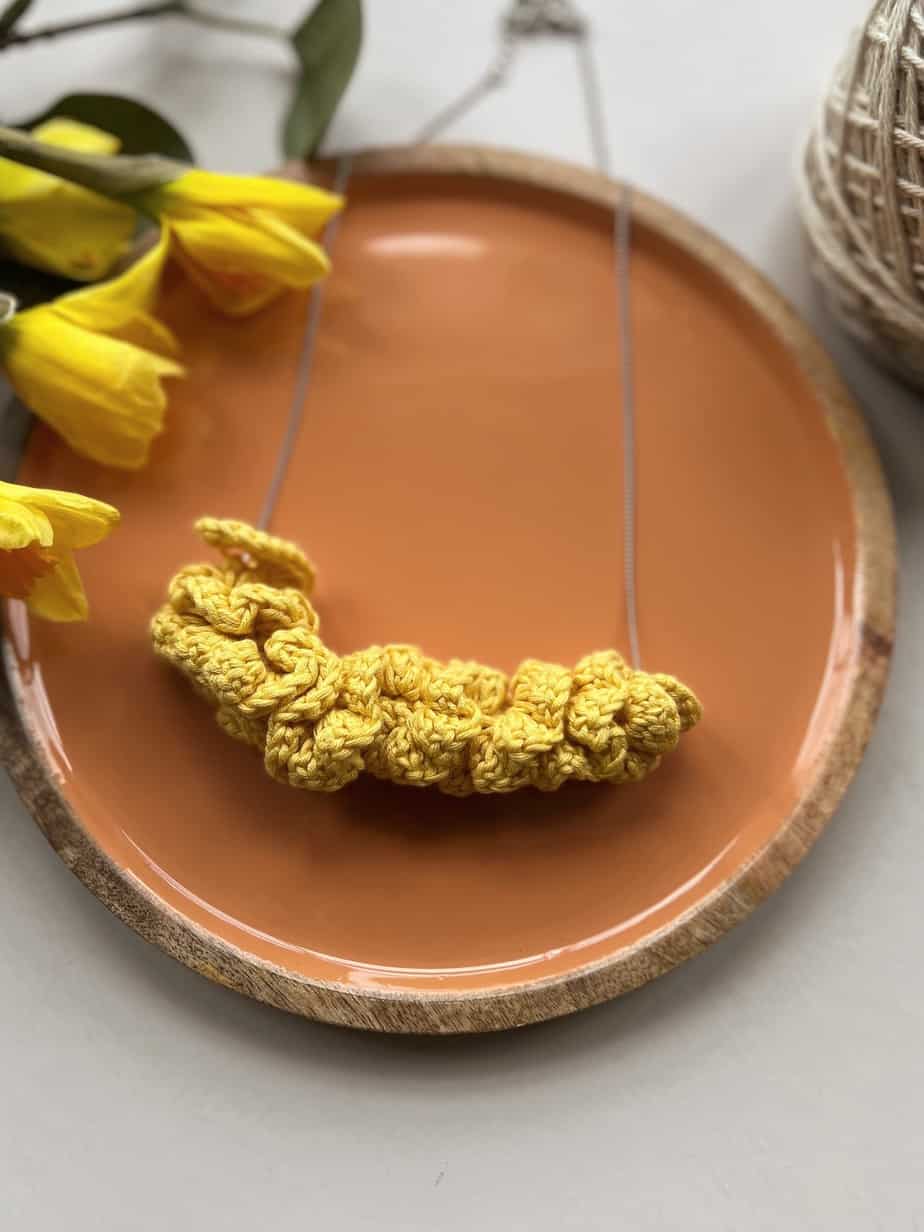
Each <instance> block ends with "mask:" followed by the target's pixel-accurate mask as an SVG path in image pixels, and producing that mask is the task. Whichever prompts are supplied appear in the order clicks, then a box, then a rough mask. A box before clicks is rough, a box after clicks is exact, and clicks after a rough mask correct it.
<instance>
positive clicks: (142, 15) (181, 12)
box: [0, 0, 289, 51]
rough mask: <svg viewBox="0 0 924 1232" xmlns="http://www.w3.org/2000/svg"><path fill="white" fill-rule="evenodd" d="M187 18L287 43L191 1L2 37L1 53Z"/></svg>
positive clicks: (272, 30) (275, 33) (163, 0)
mask: <svg viewBox="0 0 924 1232" xmlns="http://www.w3.org/2000/svg"><path fill="white" fill-rule="evenodd" d="M170 16H173V17H185V18H187V19H188V20H189V21H196V22H198V23H199V24H200V25H203V26H213V27H215V28H216V29H219V30H233V31H236V32H237V33H238V34H256V35H260V36H262V37H263V38H271V39H276V40H280V39H281V40H288V38H289V35H288V33H287V32H286V31H285V30H283V29H281V28H280V27H279V26H273V25H270V24H269V23H268V22H264V21H248V20H246V19H244V18H241V17H227V16H225V14H224V13H215V12H211V11H209V10H208V9H200V8H198V7H197V6H196V5H194V4H192V3H190V0H160V2H159V3H156V4H137V5H133V6H132V7H131V8H127V9H116V10H114V11H113V12H111V13H99V14H97V16H95V17H81V18H79V19H78V20H76V21H65V22H61V23H59V24H58V25H53V26H39V28H38V29H37V30H29V31H27V32H24V33H22V34H19V33H17V32H16V31H14V32H13V33H11V34H8V35H7V36H6V37H5V38H0V51H3V50H4V49H5V48H7V47H17V46H19V47H21V46H23V45H24V44H26V43H34V42H35V41H36V40H38V39H50V38H57V37H58V35H61V34H79V33H81V32H82V31H84V30H96V29H99V28H100V27H102V26H114V25H117V24H119V23H121V22H126V21H140V20H143V19H146V18H149V17H170Z"/></svg>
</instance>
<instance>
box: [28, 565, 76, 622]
mask: <svg viewBox="0 0 924 1232" xmlns="http://www.w3.org/2000/svg"><path fill="white" fill-rule="evenodd" d="M26 604H27V605H28V608H29V611H30V612H34V613H35V615H36V616H42V617H44V619H45V620H59V621H73V620H86V618H87V615H88V610H89V609H88V605H87V596H86V594H85V593H84V589H83V582H82V581H81V580H80V574H79V573H78V571H77V566H76V564H75V563H74V558H73V556H71V554H70V553H69V552H65V553H64V554H63V555H62V556H61V557H60V558H59V559H58V560H57V562H56V563H55V565H54V568H53V569H51V570H50V571H49V572H48V573H46V574H44V576H42V577H40V578H39V579H38V580H37V581H36V582H35V584H34V585H33V587H32V589H31V590H30V591H29V594H28V595H27V597H26Z"/></svg>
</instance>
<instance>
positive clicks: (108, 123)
mask: <svg viewBox="0 0 924 1232" xmlns="http://www.w3.org/2000/svg"><path fill="white" fill-rule="evenodd" d="M53 116H67V118H68V119H69V120H80V121H82V122H83V123H84V124H94V125H95V126H96V127H97V128H102V129H104V130H105V131H106V132H107V133H112V134H113V136H115V137H118V138H119V140H120V141H121V142H122V153H123V154H163V155H164V156H165V157H167V158H175V159H178V160H179V161H180V162H185V163H191V162H193V161H194V159H193V153H192V150H191V149H190V148H189V146H188V145H187V143H186V140H185V139H184V138H183V136H182V135H181V134H180V133H178V132H177V130H176V129H175V128H174V127H173V125H172V124H171V123H170V122H169V121H168V120H165V119H164V117H163V116H161V115H158V114H157V112H156V111H152V109H151V108H150V107H147V106H145V104H144V103H139V102H136V101H135V99H133V98H125V97H124V95H121V94H66V95H65V96H64V98H59V99H58V101H57V102H56V103H53V104H52V105H51V106H50V107H49V108H48V109H47V111H43V112H42V114H41V115H37V116H33V118H32V119H30V120H24V121H22V122H21V123H19V124H18V125H17V128H35V127H36V126H37V125H39V124H42V123H43V122H44V121H45V120H50V119H51V118H52V117H53Z"/></svg>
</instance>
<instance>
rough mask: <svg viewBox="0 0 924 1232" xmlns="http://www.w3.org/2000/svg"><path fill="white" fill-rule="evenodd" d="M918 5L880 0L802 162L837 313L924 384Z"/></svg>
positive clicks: (813, 231) (819, 256) (922, 75)
mask: <svg viewBox="0 0 924 1232" xmlns="http://www.w3.org/2000/svg"><path fill="white" fill-rule="evenodd" d="M922 86H924V11H922V7H921V5H920V4H919V3H917V0H878V2H877V3H876V4H875V5H874V6H873V9H872V11H871V13H870V15H869V17H868V18H867V21H866V23H865V25H864V26H863V28H862V29H861V30H860V31H859V33H858V34H857V35H856V36H855V37H854V40H853V42H852V43H851V46H850V48H849V49H848V53H847V55H846V57H845V59H844V61H843V63H842V64H841V65H840V66H839V68H838V70H837V73H836V75H835V78H834V81H833V83H832V85H831V88H830V91H829V93H828V96H827V98H826V99H824V101H823V103H822V106H821V108H820V110H819V114H818V117H817V119H816V122H815V126H814V128H813V131H812V133H811V135H810V137H809V140H808V144H807V146H806V148H805V152H804V157H803V159H802V160H801V166H800V174H799V192H800V208H801V212H802V217H803V221H804V223H805V228H806V233H807V236H808V241H809V249H810V254H811V263H812V272H813V274H814V275H815V277H816V279H817V280H818V282H819V284H820V286H821V287H822V289H823V291H824V294H825V298H826V300H827V302H828V304H829V305H830V307H831V309H832V311H833V312H834V314H835V316H836V317H837V318H838V319H839V320H840V321H841V323H842V324H843V325H844V326H845V327H846V329H847V330H848V331H849V332H850V333H851V334H852V335H853V336H854V337H855V338H857V339H858V340H859V341H860V342H862V343H863V345H864V346H866V347H867V349H868V350H869V351H870V352H872V354H873V355H874V356H875V357H876V358H878V359H879V360H880V361H881V362H883V363H884V364H886V365H887V366H888V367H890V368H891V369H892V370H893V371H895V372H897V373H899V375H901V376H903V377H905V378H906V379H907V380H910V381H912V382H913V383H914V384H915V385H918V386H921V387H924V96H922Z"/></svg>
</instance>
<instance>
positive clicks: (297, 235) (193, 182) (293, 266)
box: [129, 171, 343, 316]
mask: <svg viewBox="0 0 924 1232" xmlns="http://www.w3.org/2000/svg"><path fill="white" fill-rule="evenodd" d="M129 199H130V200H131V201H132V203H133V204H135V205H137V207H138V208H139V209H140V210H142V211H144V212H146V213H148V214H151V215H153V216H154V217H156V218H159V219H160V221H161V222H162V224H163V225H164V226H165V227H167V228H168V229H169V230H170V232H171V234H172V235H173V237H174V239H175V244H174V249H173V251H174V253H175V255H176V257H177V259H178V261H179V262H180V264H181V265H182V266H183V268H184V269H185V270H186V272H187V273H188V274H189V276H190V277H191V278H192V279H193V281H194V282H196V283H197V284H198V285H199V286H200V287H201V288H202V289H203V290H204V291H205V293H206V294H207V295H208V297H209V299H211V301H212V302H213V303H214V304H215V305H216V307H218V308H220V309H221V310H222V311H223V312H226V313H228V314H229V315H231V316H244V315H246V314H247V313H250V312H255V311H256V310H257V309H258V308H262V307H263V305H264V304H266V303H268V302H269V300H271V299H273V298H274V297H275V296H276V295H278V294H279V293H280V292H281V291H283V290H285V288H286V287H308V286H311V284H312V283H314V282H317V281H318V279H319V278H323V277H324V275H325V274H326V273H327V272H328V269H329V268H330V266H329V262H328V260H327V255H326V253H325V252H324V249H323V248H321V246H320V245H319V244H317V243H315V242H314V237H315V236H317V235H318V234H319V233H320V232H321V230H322V229H323V228H324V226H325V224H326V223H327V222H328V220H329V219H330V218H331V217H332V216H333V215H334V214H336V212H337V211H338V210H339V209H340V208H341V206H342V204H343V201H342V198H340V197H338V196H336V195H335V194H333V193H329V192H325V191H323V190H322V189H320V188H313V187H310V186H308V185H305V184H296V183H293V182H292V181H290V180H277V179H266V178H263V177H261V176H243V175H219V174H217V173H215V172H211V171H186V172H185V173H184V174H182V175H180V176H178V177H177V178H176V179H174V180H169V181H168V182H167V183H165V184H160V185H158V186H157V187H155V188H151V189H148V190H147V191H144V192H141V193H138V194H135V195H133V196H132V197H131V198H129Z"/></svg>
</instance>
